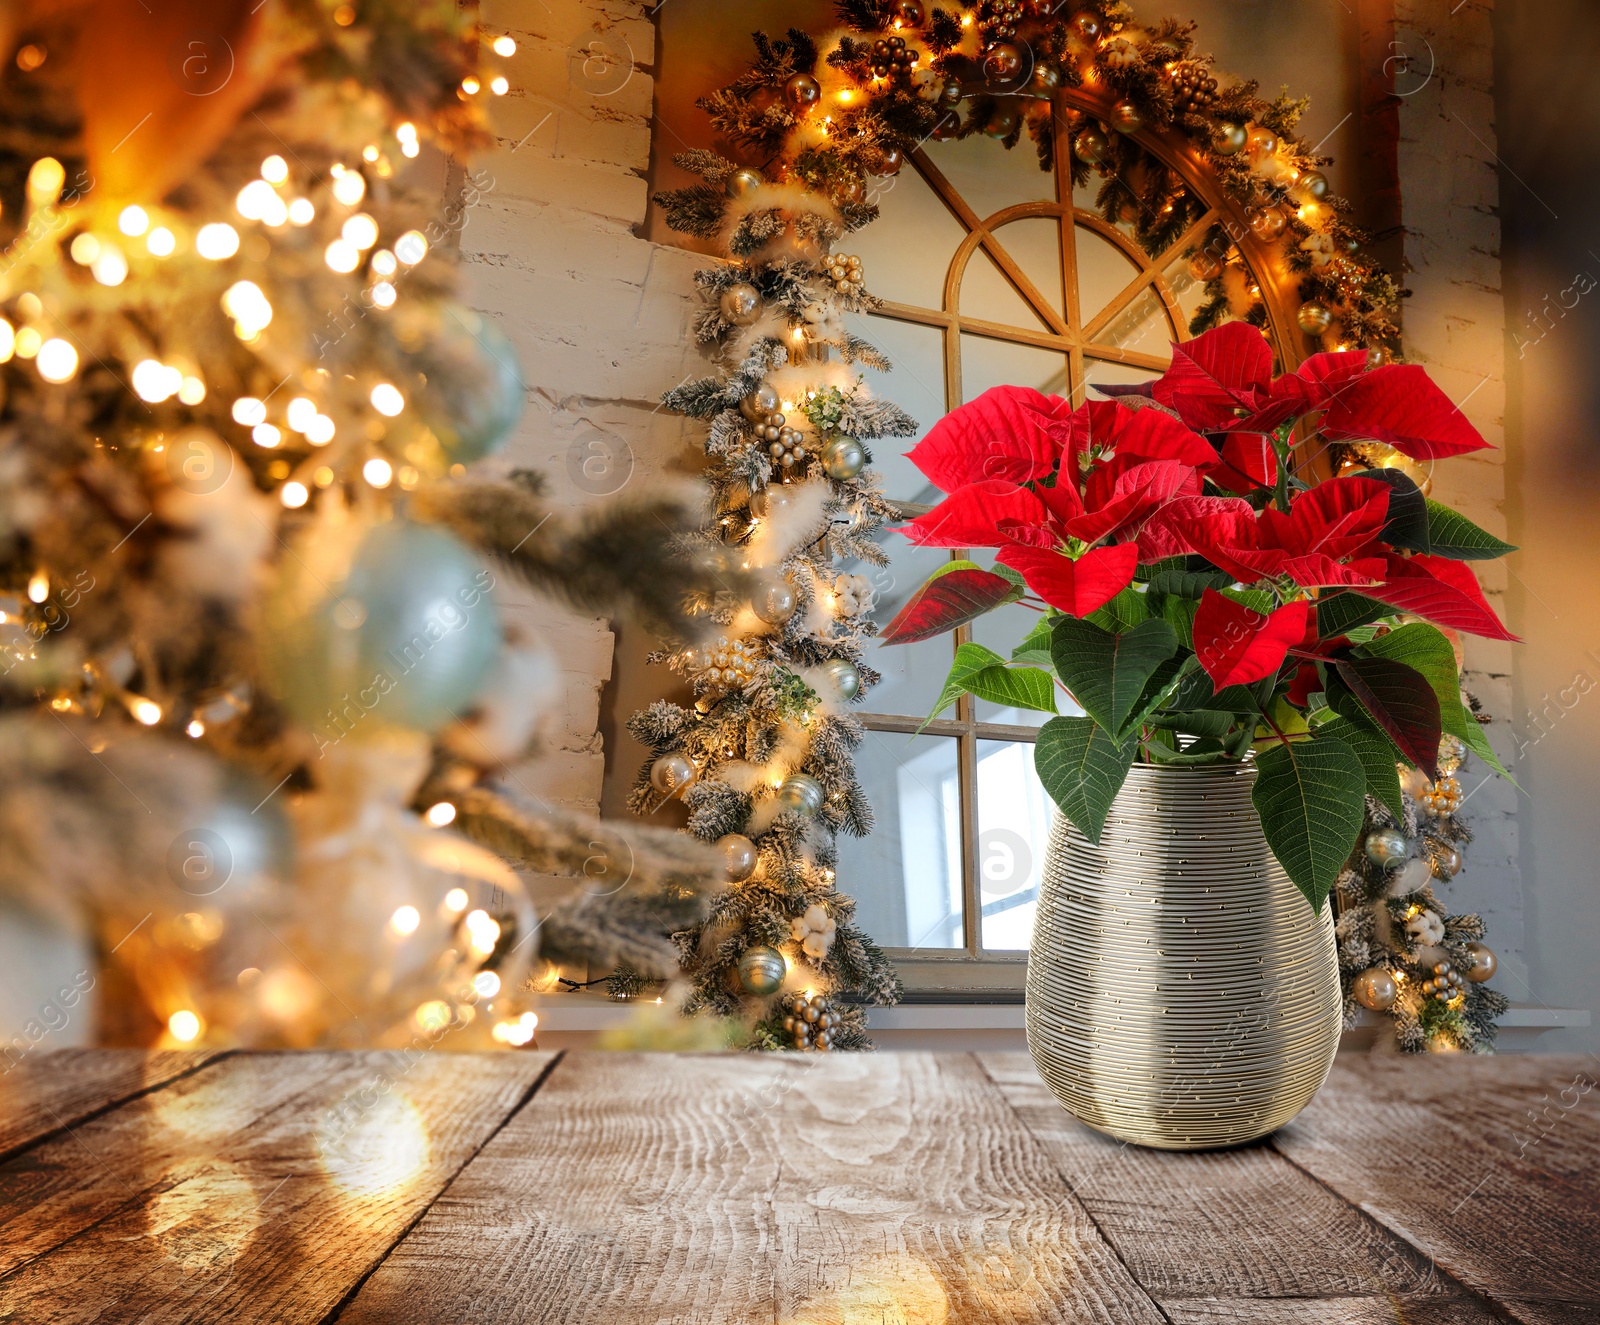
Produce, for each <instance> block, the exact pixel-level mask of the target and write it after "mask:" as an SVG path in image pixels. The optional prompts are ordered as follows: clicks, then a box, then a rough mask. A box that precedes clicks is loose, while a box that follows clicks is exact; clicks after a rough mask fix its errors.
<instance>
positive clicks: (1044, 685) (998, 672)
mask: <svg viewBox="0 0 1600 1325" xmlns="http://www.w3.org/2000/svg"><path fill="white" fill-rule="evenodd" d="M963 691H966V692H970V693H971V694H974V695H976V696H977V697H978V698H979V699H987V700H989V701H990V702H991V703H994V704H1000V705H1003V706H1005V707H1006V708H1024V709H1033V710H1036V711H1037V712H1040V713H1054V712H1055V711H1056V698H1055V694H1056V687H1055V682H1054V681H1053V680H1052V679H1051V678H1050V674H1049V673H1048V672H1045V671H1041V670H1040V669H1039V668H1037V667H1008V666H1006V660H1005V659H1004V658H1002V657H1001V656H1000V655H999V654H998V653H996V652H994V650H993V649H986V648H984V647H983V645H981V644H970V643H969V644H963V645H961V647H960V648H958V649H957V650H956V660H955V663H954V664H953V665H952V666H951V668H950V675H949V676H947V677H946V678H945V682H944V689H943V690H941V691H940V692H939V701H938V703H936V704H935V705H934V706H933V712H931V713H930V714H928V721H929V722H932V721H933V720H934V719H935V718H937V717H938V716H939V715H940V714H941V713H943V712H944V711H945V709H947V708H949V707H950V705H952V704H954V703H955V702H956V700H958V699H959V698H961V695H962V692H963Z"/></svg>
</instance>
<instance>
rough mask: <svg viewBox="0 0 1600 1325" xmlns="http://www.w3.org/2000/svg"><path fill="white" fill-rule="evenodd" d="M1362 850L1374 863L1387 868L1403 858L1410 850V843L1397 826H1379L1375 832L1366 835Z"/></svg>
mask: <svg viewBox="0 0 1600 1325" xmlns="http://www.w3.org/2000/svg"><path fill="white" fill-rule="evenodd" d="M1362 850H1363V851H1365V852H1366V855H1367V859H1368V860H1370V861H1371V862H1372V863H1373V864H1374V865H1382V866H1384V867H1385V868H1387V867H1388V866H1390V865H1393V864H1395V863H1396V862H1398V861H1402V860H1404V859H1405V858H1406V855H1407V853H1408V852H1409V851H1410V850H1411V844H1410V843H1409V842H1407V841H1406V835H1405V834H1404V833H1402V832H1401V831H1400V830H1399V829H1398V828H1380V829H1378V831H1377V832H1375V833H1369V834H1368V835H1367V840H1366V842H1365V843H1364V844H1363V846H1362Z"/></svg>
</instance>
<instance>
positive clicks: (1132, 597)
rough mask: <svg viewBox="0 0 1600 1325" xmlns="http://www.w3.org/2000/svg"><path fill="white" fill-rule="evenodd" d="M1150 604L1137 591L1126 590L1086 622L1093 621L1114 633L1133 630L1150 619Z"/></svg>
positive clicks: (1088, 617)
mask: <svg viewBox="0 0 1600 1325" xmlns="http://www.w3.org/2000/svg"><path fill="white" fill-rule="evenodd" d="M1150 615H1151V613H1150V607H1149V604H1147V603H1146V602H1145V596H1144V595H1143V594H1142V593H1140V592H1139V591H1138V590H1137V589H1124V590H1123V591H1122V592H1121V593H1119V594H1118V595H1117V596H1116V597H1115V598H1113V599H1112V600H1111V601H1110V602H1109V603H1107V604H1106V605H1105V606H1104V607H1102V608H1099V609H1098V610H1096V611H1093V612H1091V613H1089V615H1088V616H1086V617H1085V618H1084V620H1085V621H1092V622H1094V623H1095V625H1097V626H1101V627H1103V628H1104V629H1106V630H1109V631H1112V632H1113V633H1117V634H1120V633H1121V632H1122V631H1125V630H1132V629H1133V628H1134V627H1135V626H1137V625H1138V624H1139V623H1140V622H1141V621H1145V620H1148V619H1149V617H1150Z"/></svg>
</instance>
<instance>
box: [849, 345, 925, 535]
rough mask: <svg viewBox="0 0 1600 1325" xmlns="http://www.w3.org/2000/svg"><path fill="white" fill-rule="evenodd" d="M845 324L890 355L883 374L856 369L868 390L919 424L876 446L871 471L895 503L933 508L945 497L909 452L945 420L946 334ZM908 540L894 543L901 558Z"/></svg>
mask: <svg viewBox="0 0 1600 1325" xmlns="http://www.w3.org/2000/svg"><path fill="white" fill-rule="evenodd" d="M845 325H846V326H847V327H848V328H849V329H850V330H851V331H853V332H854V333H855V334H856V335H858V336H860V337H862V338H863V339H864V340H869V341H871V342H872V343H873V344H874V345H876V346H877V347H878V348H879V349H880V350H882V351H883V352H884V353H885V354H887V355H888V356H889V361H890V362H891V363H892V364H894V370H893V371H892V372H888V373H884V372H880V371H879V370H878V369H876V368H868V367H867V366H866V365H865V364H860V365H857V367H856V369H855V371H857V372H859V373H860V374H861V375H862V376H863V377H864V378H865V379H866V382H867V388H868V389H869V390H870V391H871V392H872V394H873V395H874V396H876V397H877V398H878V399H879V400H892V401H894V403H895V404H897V405H899V406H900V408H901V409H903V410H905V412H906V413H907V414H909V415H911V417H912V418H913V419H915V420H916V421H917V432H916V435H915V436H912V437H884V438H881V439H880V440H878V441H876V442H874V443H873V444H872V467H873V468H874V469H876V470H877V471H878V473H880V474H881V475H882V476H883V490H884V492H885V493H886V494H887V495H888V496H890V497H892V498H894V500H895V501H907V502H919V503H921V504H923V505H926V506H931V505H932V504H933V503H934V502H936V501H938V500H939V497H940V493H939V491H938V489H936V488H935V487H934V486H933V485H932V484H930V483H929V482H928V480H927V479H925V478H923V477H922V474H921V473H920V472H919V471H918V469H917V467H916V466H915V465H913V464H912V463H911V462H910V461H909V460H907V459H906V457H905V453H906V452H907V451H909V450H910V449H911V448H912V447H913V446H915V445H916V444H917V442H918V440H919V439H920V438H921V437H922V436H923V435H924V434H925V433H926V432H927V431H928V429H930V428H931V427H933V425H934V424H936V423H937V422H939V420H940V419H941V418H943V417H944V412H945V404H944V402H945V394H944V333H943V332H942V331H940V330H939V328H938V327H924V326H921V325H919V324H918V323H915V322H899V321H896V320H895V319H894V318H892V317H876V316H868V317H856V316H854V315H851V316H847V317H846V318H845ZM903 546H905V540H904V539H898V540H896V541H895V542H892V543H890V544H889V548H890V551H891V552H892V553H893V554H895V555H898V554H899V550H900V548H901V547H903Z"/></svg>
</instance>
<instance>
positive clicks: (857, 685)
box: [822, 658, 861, 704]
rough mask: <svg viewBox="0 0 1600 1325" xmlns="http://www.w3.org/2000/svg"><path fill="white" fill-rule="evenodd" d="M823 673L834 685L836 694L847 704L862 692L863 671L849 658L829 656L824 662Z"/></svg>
mask: <svg viewBox="0 0 1600 1325" xmlns="http://www.w3.org/2000/svg"><path fill="white" fill-rule="evenodd" d="M822 674H823V675H824V676H825V677H826V678H827V680H828V683H829V684H830V685H831V686H832V687H833V691H834V694H836V695H837V696H838V697H839V699H840V700H841V701H843V702H844V703H846V704H848V703H849V702H850V701H851V700H852V699H854V698H855V697H856V696H857V695H859V694H860V693H861V673H860V672H859V671H857V670H856V665H855V664H854V663H853V662H851V661H850V660H849V659H848V658H829V659H828V661H827V662H825V663H823V664H822Z"/></svg>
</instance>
